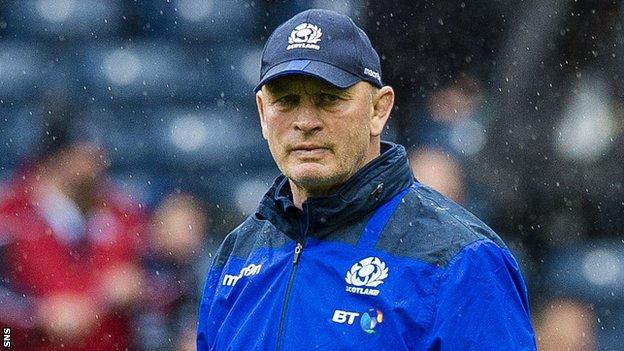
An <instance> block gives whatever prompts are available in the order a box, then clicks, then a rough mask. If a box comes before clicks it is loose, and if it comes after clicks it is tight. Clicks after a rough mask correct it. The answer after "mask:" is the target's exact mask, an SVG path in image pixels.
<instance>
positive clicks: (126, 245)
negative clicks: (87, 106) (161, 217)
mask: <svg viewBox="0 0 624 351" xmlns="http://www.w3.org/2000/svg"><path fill="white" fill-rule="evenodd" d="M59 125H62V122H61V123H60V124H59ZM56 126H58V125H56ZM56 126H55V125H53V126H51V127H50V129H49V131H48V136H47V140H46V141H47V142H46V143H44V147H43V152H42V153H41V154H40V156H39V157H38V158H37V159H36V160H31V161H30V162H27V163H26V164H25V166H23V167H22V168H21V169H18V170H17V171H16V172H15V175H14V176H13V177H12V179H11V180H10V181H9V183H8V188H7V189H6V191H5V193H4V194H3V197H2V199H1V200H0V222H1V223H2V230H3V232H4V233H5V235H8V236H10V237H11V238H12V240H11V242H10V244H9V245H8V246H7V247H6V250H5V254H6V258H5V259H6V262H4V263H5V264H6V267H5V274H6V279H8V280H9V281H11V283H12V286H13V288H14V290H15V291H17V292H19V293H20V294H23V295H24V296H27V297H28V303H29V306H28V310H29V311H30V313H32V314H31V316H30V318H29V323H28V328H25V329H24V330H23V332H24V335H21V336H19V338H20V340H24V341H25V344H19V345H18V344H14V345H15V346H16V349H20V350H61V349H62V350H123V349H125V348H126V347H127V346H128V345H129V340H130V337H131V328H130V326H129V324H128V321H129V314H128V311H129V307H130V306H132V305H133V304H134V303H135V301H137V299H138V298H139V295H140V285H141V281H142V274H141V271H140V267H139V265H138V260H137V259H138V256H137V248H138V244H139V240H140V235H139V234H140V231H141V229H142V225H143V222H144V219H143V215H142V211H141V210H140V208H139V206H138V205H137V204H135V203H133V202H132V201H130V199H129V196H128V195H126V194H124V193H121V192H120V191H119V190H118V189H116V188H115V187H114V186H112V185H111V184H110V183H109V182H108V181H107V180H106V177H105V170H106V165H107V159H106V154H105V151H104V149H103V146H102V145H100V144H99V143H98V142H97V141H93V140H83V139H81V138H75V139H74V138H73V137H71V136H70V135H69V132H68V131H67V130H65V129H64V127H65V126H61V127H60V128H56ZM2 308H4V306H3V307H2Z"/></svg>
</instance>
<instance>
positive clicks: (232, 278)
mask: <svg viewBox="0 0 624 351" xmlns="http://www.w3.org/2000/svg"><path fill="white" fill-rule="evenodd" d="M260 268H262V265H261V264H258V265H256V264H253V263H252V264H250V265H249V266H247V267H243V268H242V269H241V270H240V272H239V273H238V275H231V274H226V275H224V276H223V285H225V286H234V285H236V283H238V280H239V279H240V278H242V277H249V276H252V275H256V274H258V273H260Z"/></svg>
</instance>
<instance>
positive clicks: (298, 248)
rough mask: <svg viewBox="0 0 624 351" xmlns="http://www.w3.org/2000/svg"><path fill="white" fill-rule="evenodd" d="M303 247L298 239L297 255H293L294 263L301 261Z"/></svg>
mask: <svg viewBox="0 0 624 351" xmlns="http://www.w3.org/2000/svg"><path fill="white" fill-rule="evenodd" d="M302 249H303V245H301V243H300V242H298V241H297V245H296V246H295V256H294V257H293V263H294V264H297V263H299V256H301V250H302Z"/></svg>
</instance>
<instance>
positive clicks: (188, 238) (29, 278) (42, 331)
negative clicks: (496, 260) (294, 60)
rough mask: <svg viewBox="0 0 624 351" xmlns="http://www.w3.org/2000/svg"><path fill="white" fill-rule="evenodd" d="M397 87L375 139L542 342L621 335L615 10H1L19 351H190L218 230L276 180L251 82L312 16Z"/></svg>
mask: <svg viewBox="0 0 624 351" xmlns="http://www.w3.org/2000/svg"><path fill="white" fill-rule="evenodd" d="M312 7H319V8H328V9H333V10H337V11H340V12H342V13H345V14H348V15H350V16H351V17H352V18H353V19H354V20H355V22H356V23H357V24H359V25H360V26H361V27H363V28H365V30H366V31H367V33H368V34H369V36H370V37H371V40H372V42H373V45H374V46H375V47H376V48H377V50H378V52H379V53H380V55H381V57H382V69H383V78H384V81H385V82H386V83H387V84H389V85H392V86H393V87H394V88H395V91H396V92H397V101H396V107H395V109H394V112H393V114H392V116H391V120H390V123H389V125H388V127H387V130H386V135H385V139H387V140H391V141H395V142H399V143H401V144H403V145H405V146H406V147H407V148H408V150H409V152H410V160H411V161H412V167H413V170H414V172H415V175H416V177H417V178H418V179H419V180H420V181H421V182H423V183H426V184H429V185H431V186H432V187H434V188H436V189H438V190H439V191H441V192H442V193H444V194H446V195H447V196H449V197H450V198H452V199H453V200H455V201H456V202H458V203H460V204H462V205H464V206H465V207H467V208H468V209H469V210H470V211H472V212H473V213H475V214H477V215H478V216H479V217H481V218H482V219H483V220H484V221H485V222H486V223H487V224H489V225H490V226H491V227H492V228H494V229H495V230H496V231H497V232H498V233H499V234H500V235H501V236H502V237H503V238H504V240H505V241H506V242H507V243H508V245H509V247H510V248H511V249H512V251H513V252H514V253H515V255H516V257H517V259H518V261H519V262H520V264H521V266H522V269H523V273H524V276H525V279H526V281H527V283H528V286H529V292H530V298H531V304H532V317H533V319H534V326H535V328H536V331H537V334H538V342H539V345H540V348H541V349H542V350H622V345H624V190H623V184H622V183H623V180H624V165H623V163H624V162H623V161H624V148H623V147H624V137H623V135H622V132H623V130H624V105H623V100H622V97H623V95H624V86H623V85H622V83H621V79H620V74H622V73H623V72H624V71H623V69H622V67H624V65H623V64H624V29H623V26H624V4H622V3H621V2H620V1H608V0H586V1H572V0H536V1H511V0H498V1H491V0H490V1H485V0H473V1H457V0H452V1H451V0H435V1H434V0H429V1H394V2H386V1H384V2H375V1H369V2H367V1H327V0H322V1H298V0H297V1H261V0H258V1H200V0H153V1H148V0H134V1H130V0H128V1H122V0H108V1H96V0H32V1H31V0H28V1H16V0H15V1H9V0H7V1H2V2H0V278H1V280H0V324H2V326H10V327H11V328H12V334H13V336H12V342H13V345H14V346H15V348H16V349H20V350H21V349H24V350H31V349H32V350H57V349H64V350H117V349H126V348H128V349H131V350H172V349H175V350H192V349H194V332H195V322H196V317H195V316H196V310H197V305H198V296H199V294H200V292H201V288H202V284H203V279H204V277H205V274H206V270H207V268H208V265H209V263H210V260H211V257H212V253H213V252H214V251H215V250H216V248H217V247H218V245H219V243H220V242H221V240H222V239H223V237H224V235H225V234H227V233H228V232H229V231H230V230H231V229H233V228H234V227H235V226H236V225H237V224H238V223H240V221H241V220H242V219H243V218H244V217H245V216H247V215H249V214H250V213H252V212H253V211H254V209H255V206H256V204H257V202H258V201H259V199H260V198H261V196H262V195H263V194H264V192H265V191H266V190H267V189H268V187H269V185H270V184H271V182H272V180H273V178H274V177H275V176H276V175H277V174H278V171H277V169H276V167H275V166H274V164H273V161H272V159H271V156H270V154H269V151H268V148H267V146H266V144H265V142H264V140H263V139H262V136H261V133H260V128H259V122H258V117H257V112H256V111H255V102H254V94H253V92H252V89H253V86H254V84H255V83H256V81H257V80H258V78H259V67H260V55H261V50H262V47H263V43H264V41H265V40H266V38H267V36H268V35H269V34H270V33H271V32H272V31H273V29H275V27H276V26H277V25H278V24H280V23H281V22H283V21H284V20H286V19H288V18H289V17H291V16H292V15H294V14H296V13H298V12H299V11H302V10H305V9H307V8H312Z"/></svg>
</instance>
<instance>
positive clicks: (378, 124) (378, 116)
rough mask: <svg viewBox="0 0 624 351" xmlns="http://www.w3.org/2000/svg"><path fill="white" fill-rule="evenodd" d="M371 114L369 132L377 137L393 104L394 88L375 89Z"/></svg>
mask: <svg viewBox="0 0 624 351" xmlns="http://www.w3.org/2000/svg"><path fill="white" fill-rule="evenodd" d="M372 103H373V106H372V108H373V114H372V116H371V120H370V134H371V136H372V137H377V136H379V135H381V132H383V129H384V126H385V125H386V122H387V121H388V118H389V117H390V112H391V111H392V107H393V106H394V90H393V89H392V87H390V86H387V85H386V86H384V87H382V88H380V89H375V90H374V91H373V96H372Z"/></svg>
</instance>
